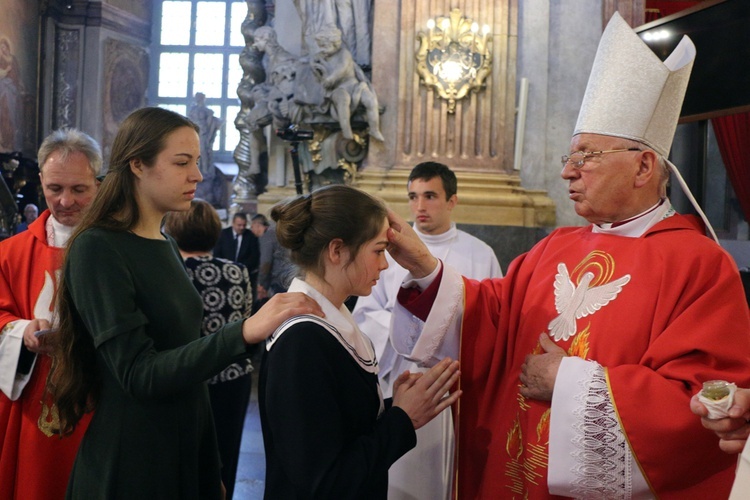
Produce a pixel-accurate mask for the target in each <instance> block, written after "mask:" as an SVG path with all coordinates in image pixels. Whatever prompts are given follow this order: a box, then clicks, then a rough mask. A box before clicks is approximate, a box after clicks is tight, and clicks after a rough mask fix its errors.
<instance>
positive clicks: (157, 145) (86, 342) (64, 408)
mask: <svg viewBox="0 0 750 500" xmlns="http://www.w3.org/2000/svg"><path fill="white" fill-rule="evenodd" d="M183 127H190V128H192V129H193V130H195V131H196V132H198V126H197V125H195V124H194V123H193V122H191V121H190V120H188V119H187V118H185V117H184V116H182V115H179V114H177V113H175V112H173V111H169V110H167V109H163V108H156V107H149V108H141V109H138V110H136V111H134V112H132V113H131V114H130V115H129V116H128V117H127V118H125V120H124V121H123V122H122V124H121V125H120V128H119V130H118V132H117V135H116V136H115V139H114V142H113V143H112V152H111V154H110V161H109V169H108V171H107V175H106V176H105V178H104V180H103V181H102V183H101V185H100V186H99V189H98V190H97V193H96V197H95V198H94V200H93V201H92V202H91V205H90V206H89V207H88V208H87V209H86V211H85V212H84V214H83V217H82V218H81V222H80V223H79V224H78V226H77V227H76V229H75V230H74V231H73V234H72V235H71V237H70V240H68V245H67V248H68V250H66V252H65V257H66V258H65V263H64V264H63V272H62V273H61V277H60V286H59V289H58V292H57V314H58V317H59V320H60V321H59V327H58V334H57V335H58V341H59V342H58V343H57V344H56V345H55V346H54V348H53V352H52V368H51V369H50V373H49V376H48V377H47V389H48V390H49V391H50V393H51V395H52V397H53V399H54V401H55V404H56V405H57V409H58V413H59V416H60V434H61V435H63V436H65V435H68V434H70V433H72V432H73V431H74V430H75V428H76V425H78V422H79V421H80V420H81V418H82V417H83V415H84V414H85V413H86V412H89V411H92V410H93V409H94V408H95V407H96V404H97V401H98V398H99V388H100V378H99V373H98V368H97V365H96V351H95V348H94V342H93V338H92V337H91V335H90V333H89V332H88V330H87V329H86V327H85V325H84V323H83V321H82V319H81V317H80V316H79V314H78V311H77V310H76V307H75V305H74V304H73V301H72V297H71V293H70V289H69V288H68V283H67V279H66V278H65V274H66V268H67V265H68V264H67V263H68V259H67V253H68V251H69V249H70V248H71V247H72V245H73V242H74V241H75V240H76V238H78V235H80V234H81V233H82V232H84V231H86V230H87V229H90V228H93V227H98V228H104V229H109V230H113V231H128V230H130V229H132V228H133V227H134V226H135V225H136V223H137V222H138V220H139V218H140V212H139V209H138V202H137V198H136V188H135V176H134V175H133V173H132V171H131V169H130V165H131V160H136V159H138V160H140V161H141V163H142V164H143V165H145V166H146V167H151V166H153V165H154V161H155V160H156V157H157V156H158V155H159V153H161V152H162V151H163V150H164V148H165V147H166V139H167V136H169V135H170V134H171V133H172V132H174V131H176V130H177V129H180V128H183ZM74 272H81V270H74Z"/></svg>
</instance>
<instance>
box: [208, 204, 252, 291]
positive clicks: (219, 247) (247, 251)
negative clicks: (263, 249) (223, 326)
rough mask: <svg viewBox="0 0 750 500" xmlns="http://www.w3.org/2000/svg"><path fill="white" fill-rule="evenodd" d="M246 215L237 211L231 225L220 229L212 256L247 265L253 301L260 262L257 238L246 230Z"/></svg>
mask: <svg viewBox="0 0 750 500" xmlns="http://www.w3.org/2000/svg"><path fill="white" fill-rule="evenodd" d="M246 228H247V215H246V214H245V213H244V212H237V213H235V214H234V217H232V225H231V226H230V227H228V228H226V229H222V231H221V234H220V235H219V241H218V242H217V243H216V247H214V257H219V258H221V259H227V260H231V261H233V262H238V263H240V264H244V265H245V266H247V270H248V272H249V273H250V281H251V282H252V286H253V301H255V299H256V295H255V294H256V288H257V285H258V264H259V263H260V246H259V245H258V238H257V237H256V236H255V235H254V234H253V233H252V232H250V231H247V229H246Z"/></svg>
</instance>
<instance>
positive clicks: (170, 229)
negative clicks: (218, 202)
mask: <svg viewBox="0 0 750 500" xmlns="http://www.w3.org/2000/svg"><path fill="white" fill-rule="evenodd" d="M164 231H165V232H166V233H168V234H169V235H170V236H172V238H174V239H175V241H176V242H177V246H178V247H180V250H183V251H185V252H208V251H210V250H212V249H213V248H214V247H215V246H216V242H217V241H219V235H220V234H221V220H220V219H219V214H218V213H216V209H215V208H214V207H213V206H212V205H211V204H210V203H208V202H207V201H203V200H193V201H192V202H190V209H188V210H186V211H184V212H169V213H168V214H167V216H166V217H164Z"/></svg>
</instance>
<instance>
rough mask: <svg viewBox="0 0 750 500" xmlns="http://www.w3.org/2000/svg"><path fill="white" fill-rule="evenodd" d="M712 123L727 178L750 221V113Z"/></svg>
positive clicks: (715, 119) (723, 118) (720, 118)
mask: <svg viewBox="0 0 750 500" xmlns="http://www.w3.org/2000/svg"><path fill="white" fill-rule="evenodd" d="M711 123H712V125H713V127H714V134H716V142H717V143H718V144H719V151H720V152H721V158H722V160H724V166H725V167H726V169H727V176H728V177H729V180H730V182H731V183H732V187H733V188H734V192H735V193H736V194H737V198H738V200H739V202H740V206H741V207H742V213H744V214H745V220H747V221H750V113H737V114H734V115H728V116H722V117H719V118H712V119H711Z"/></svg>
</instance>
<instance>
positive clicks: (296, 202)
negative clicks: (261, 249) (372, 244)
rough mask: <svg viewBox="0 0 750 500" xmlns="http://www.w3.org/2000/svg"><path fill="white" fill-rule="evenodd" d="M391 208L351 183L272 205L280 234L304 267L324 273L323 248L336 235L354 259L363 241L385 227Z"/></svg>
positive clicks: (281, 242)
mask: <svg viewBox="0 0 750 500" xmlns="http://www.w3.org/2000/svg"><path fill="white" fill-rule="evenodd" d="M387 216H388V211H387V210H386V208H385V205H384V204H383V202H382V201H380V200H378V199H377V198H374V197H372V196H370V195H369V194H367V193H365V192H364V191H360V190H359V189H357V188H353V187H351V186H345V185H343V184H334V185H331V186H326V187H323V188H320V189H317V190H315V191H313V192H312V193H310V194H308V195H303V196H298V197H296V198H294V199H292V200H291V201H288V202H284V203H280V204H278V205H276V206H274V207H273V208H272V209H271V218H272V219H273V220H275V221H276V238H277V239H278V240H279V243H280V244H281V246H283V247H286V248H288V249H289V250H290V251H291V260H292V262H294V263H295V264H297V265H298V266H299V267H300V268H301V269H302V270H304V271H310V272H312V273H314V274H316V275H318V276H323V275H324V267H323V251H324V250H325V249H326V248H327V247H328V244H329V243H330V242H331V241H332V240H335V239H340V240H342V241H343V243H344V245H345V246H346V247H347V248H349V251H350V254H351V260H352V261H353V260H354V259H355V258H356V256H357V253H358V252H359V249H360V248H361V247H362V245H363V244H364V243H365V242H367V241H369V240H371V239H373V238H374V237H376V236H377V235H378V233H379V232H380V231H381V229H382V228H383V223H384V222H385V219H386V217H387Z"/></svg>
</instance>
